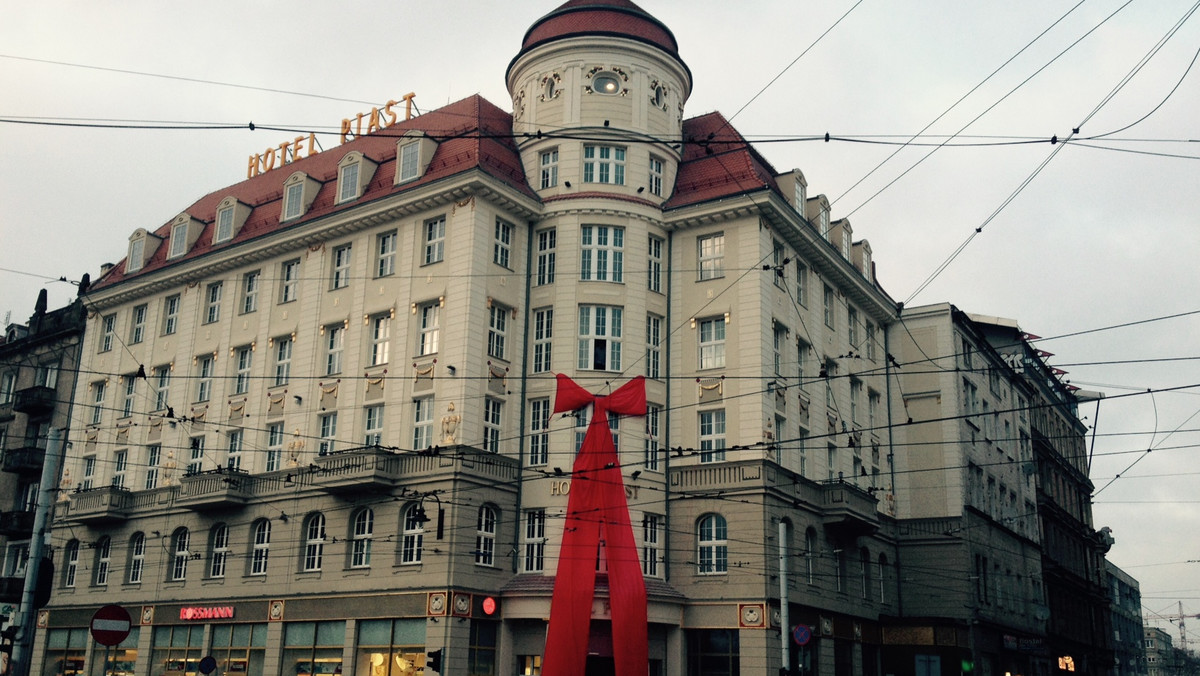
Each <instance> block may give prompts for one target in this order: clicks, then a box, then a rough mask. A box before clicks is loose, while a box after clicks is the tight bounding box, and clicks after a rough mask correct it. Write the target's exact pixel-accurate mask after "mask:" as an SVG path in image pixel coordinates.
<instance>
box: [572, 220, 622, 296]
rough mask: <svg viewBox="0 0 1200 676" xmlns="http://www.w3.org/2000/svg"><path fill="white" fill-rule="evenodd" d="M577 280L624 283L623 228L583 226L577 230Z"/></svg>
mask: <svg viewBox="0 0 1200 676" xmlns="http://www.w3.org/2000/svg"><path fill="white" fill-rule="evenodd" d="M579 243H580V251H579V279H581V280H583V281H585V282H586V281H596V282H624V281H625V228H619V227H616V226H609V225H585V226H583V227H582V228H580V241H579Z"/></svg>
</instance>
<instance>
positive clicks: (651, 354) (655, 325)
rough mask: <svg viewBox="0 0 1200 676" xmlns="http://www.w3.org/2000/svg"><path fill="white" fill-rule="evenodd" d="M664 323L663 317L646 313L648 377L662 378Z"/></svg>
mask: <svg viewBox="0 0 1200 676" xmlns="http://www.w3.org/2000/svg"><path fill="white" fill-rule="evenodd" d="M662 325H663V318H662V317H659V316H658V315H654V314H648V315H646V377H647V378H654V379H658V378H662Z"/></svg>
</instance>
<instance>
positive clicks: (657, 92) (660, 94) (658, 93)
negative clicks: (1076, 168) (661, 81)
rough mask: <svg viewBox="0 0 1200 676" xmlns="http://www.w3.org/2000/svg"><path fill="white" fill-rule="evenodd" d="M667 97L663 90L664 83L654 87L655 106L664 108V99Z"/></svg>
mask: <svg viewBox="0 0 1200 676" xmlns="http://www.w3.org/2000/svg"><path fill="white" fill-rule="evenodd" d="M665 98H666V93H665V92H664V91H663V88H662V85H659V86H657V87H655V88H654V106H655V107H656V108H662V106H663V99H665Z"/></svg>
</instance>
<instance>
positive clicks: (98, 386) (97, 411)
mask: <svg viewBox="0 0 1200 676" xmlns="http://www.w3.org/2000/svg"><path fill="white" fill-rule="evenodd" d="M13 382H14V381H13V376H12V374H11V373H5V374H4V385H5V388H4V392H3V393H2V394H3V396H0V402H2V403H5V404H7V403H9V402H10V401H11V400H12V385H13ZM107 389H108V383H107V382H106V381H103V380H97V381H96V382H94V383H92V404H93V406H92V424H93V425H99V424H100V420H101V419H102V418H103V416H104V394H105V391H106V390H107Z"/></svg>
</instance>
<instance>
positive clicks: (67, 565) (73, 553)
mask: <svg viewBox="0 0 1200 676" xmlns="http://www.w3.org/2000/svg"><path fill="white" fill-rule="evenodd" d="M78 572H79V540H71V541H70V542H68V543H67V546H66V548H65V549H64V550H63V586H64V587H74V586H75V575H76V573H78Z"/></svg>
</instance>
